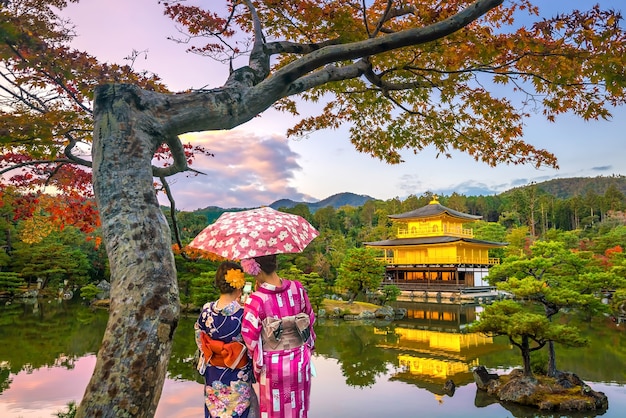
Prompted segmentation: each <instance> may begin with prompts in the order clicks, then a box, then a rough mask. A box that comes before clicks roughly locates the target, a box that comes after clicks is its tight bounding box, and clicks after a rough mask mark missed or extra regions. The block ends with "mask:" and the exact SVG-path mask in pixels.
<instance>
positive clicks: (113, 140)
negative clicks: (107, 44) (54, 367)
mask: <svg viewBox="0 0 626 418" xmlns="http://www.w3.org/2000/svg"><path fill="white" fill-rule="evenodd" d="M94 113H95V129H94V140H93V152H92V156H93V178H94V181H93V183H94V192H95V195H96V199H97V203H98V208H99V211H100V217H101V221H102V234H103V240H104V243H105V245H106V249H107V253H108V257H109V262H110V268H111V307H110V314H109V321H108V324H107V327H106V330H105V335H104V338H103V341H102V345H101V348H100V350H99V352H98V359H97V362H96V368H95V371H94V374H93V376H92V377H91V380H90V382H89V385H88V386H87V389H86V391H85V395H84V397H83V401H82V402H81V404H80V407H79V410H78V413H77V417H88V418H95V417H111V418H113V417H115V418H121V417H152V416H154V414H155V411H156V408H157V405H158V402H159V399H160V395H161V390H162V388H163V383H164V381H165V375H166V372H167V364H168V361H169V358H170V354H171V349H172V338H173V336H174V331H175V330H176V326H177V324H178V319H179V310H180V308H179V300H178V287H177V280H176V268H175V264H174V257H173V254H172V251H171V237H170V229H169V226H168V224H167V222H166V219H165V217H164V215H163V213H162V211H161V209H160V207H159V203H158V201H157V198H156V194H155V190H154V186H153V176H152V169H151V160H152V156H153V155H154V152H155V149H156V147H157V146H158V145H159V144H160V143H161V142H162V138H161V135H160V134H159V126H158V123H157V121H156V119H155V118H153V115H151V114H150V112H146V111H145V107H143V106H142V105H141V103H140V101H138V100H137V97H136V95H135V92H134V89H132V88H131V86H120V85H107V86H101V87H100V88H98V90H97V91H96V100H95V105H94Z"/></svg>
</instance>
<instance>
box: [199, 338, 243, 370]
mask: <svg viewBox="0 0 626 418" xmlns="http://www.w3.org/2000/svg"><path fill="white" fill-rule="evenodd" d="M200 340H201V342H202V348H201V350H202V354H204V359H205V361H206V362H208V363H209V364H211V365H213V366H219V367H228V368H230V369H241V368H242V367H243V366H245V365H246V364H247V363H248V357H247V356H246V355H245V354H246V346H245V345H243V344H242V343H240V342H237V341H233V342H230V343H225V342H223V341H218V340H214V339H212V338H211V337H209V336H208V335H207V334H206V333H204V332H201V333H200Z"/></svg>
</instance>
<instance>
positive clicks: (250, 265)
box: [241, 258, 261, 276]
mask: <svg viewBox="0 0 626 418" xmlns="http://www.w3.org/2000/svg"><path fill="white" fill-rule="evenodd" d="M241 267H242V268H243V271H245V272H246V273H248V274H249V275H251V276H256V275H257V274H259V273H260V272H261V265H260V264H259V263H257V261H256V260H255V259H254V258H244V259H243V260H241Z"/></svg>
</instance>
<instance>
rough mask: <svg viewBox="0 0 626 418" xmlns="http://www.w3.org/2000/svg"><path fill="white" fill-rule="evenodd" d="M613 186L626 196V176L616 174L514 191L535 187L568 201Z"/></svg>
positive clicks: (551, 182) (551, 183)
mask: <svg viewBox="0 0 626 418" xmlns="http://www.w3.org/2000/svg"><path fill="white" fill-rule="evenodd" d="M611 185H612V186H614V187H615V188H616V189H617V190H619V191H620V192H622V193H623V194H624V195H626V176H623V175H620V174H616V175H613V176H608V177H604V176H598V177H570V178H564V179H553V180H548V181H544V182H541V183H536V184H533V185H526V186H522V187H516V188H515V189H524V188H527V187H532V186H535V187H536V188H537V190H541V191H544V192H546V193H547V194H550V195H552V196H554V197H556V198H559V199H569V198H571V197H574V196H585V195H586V194H587V193H588V192H593V193H595V194H597V195H604V193H605V192H606V190H607V189H608V188H609V186H611ZM515 189H511V190H507V191H506V192H503V193H502V194H507V193H510V192H512V191H513V190H515Z"/></svg>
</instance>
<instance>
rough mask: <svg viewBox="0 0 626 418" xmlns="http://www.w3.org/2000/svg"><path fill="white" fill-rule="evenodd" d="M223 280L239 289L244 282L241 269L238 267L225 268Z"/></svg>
mask: <svg viewBox="0 0 626 418" xmlns="http://www.w3.org/2000/svg"><path fill="white" fill-rule="evenodd" d="M224 280H226V283H228V284H229V285H230V286H231V287H233V288H235V289H241V288H243V286H244V285H245V284H246V279H245V277H244V276H243V271H241V270H239V269H229V270H227V271H226V274H225V275H224Z"/></svg>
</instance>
